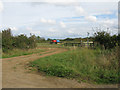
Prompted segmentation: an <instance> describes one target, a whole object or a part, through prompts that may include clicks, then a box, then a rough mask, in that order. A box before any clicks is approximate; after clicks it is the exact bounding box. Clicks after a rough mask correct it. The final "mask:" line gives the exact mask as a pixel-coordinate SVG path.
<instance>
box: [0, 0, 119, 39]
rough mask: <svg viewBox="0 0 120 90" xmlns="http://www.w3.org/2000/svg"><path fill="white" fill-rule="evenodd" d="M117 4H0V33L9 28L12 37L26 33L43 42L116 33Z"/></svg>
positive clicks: (67, 0)
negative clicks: (103, 31) (101, 33)
mask: <svg viewBox="0 0 120 90" xmlns="http://www.w3.org/2000/svg"><path fill="white" fill-rule="evenodd" d="M117 27H118V2H79V0H64V1H63V0H39V2H1V1H0V30H3V29H6V28H11V29H12V33H13V35H18V34H26V35H28V36H29V34H30V33H32V34H35V35H39V36H41V37H45V38H67V37H71V38H74V37H86V36H87V32H89V33H90V35H91V36H92V35H93V33H94V31H96V30H98V29H102V30H107V31H108V32H111V33H112V34H116V33H118V29H117Z"/></svg>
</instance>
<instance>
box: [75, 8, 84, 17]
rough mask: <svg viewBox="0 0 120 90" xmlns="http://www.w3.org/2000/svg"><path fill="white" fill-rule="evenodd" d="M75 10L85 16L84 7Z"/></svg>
mask: <svg viewBox="0 0 120 90" xmlns="http://www.w3.org/2000/svg"><path fill="white" fill-rule="evenodd" d="M75 10H76V12H77V13H78V14H80V15H85V10H84V9H83V8H82V7H80V6H77V7H75Z"/></svg>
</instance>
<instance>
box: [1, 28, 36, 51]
mask: <svg viewBox="0 0 120 90" xmlns="http://www.w3.org/2000/svg"><path fill="white" fill-rule="evenodd" d="M34 47H36V37H35V35H31V36H30V37H29V38H28V37H27V36H26V35H23V34H21V35H18V36H13V35H12V33H11V29H7V30H4V31H2V49H3V52H8V51H9V50H13V49H14V48H19V49H30V48H34Z"/></svg>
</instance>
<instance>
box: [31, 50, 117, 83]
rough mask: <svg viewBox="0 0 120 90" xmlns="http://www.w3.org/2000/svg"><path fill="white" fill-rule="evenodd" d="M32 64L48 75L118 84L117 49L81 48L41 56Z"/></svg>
mask: <svg viewBox="0 0 120 90" xmlns="http://www.w3.org/2000/svg"><path fill="white" fill-rule="evenodd" d="M30 66H31V67H36V68H37V70H38V71H39V72H45V73H46V74H47V75H52V76H58V77H66V78H75V79H77V80H78V81H85V82H92V83H99V84H103V83H104V84H117V83H118V79H119V75H118V74H119V73H118V59H117V55H116V51H101V50H100V49H96V50H92V49H86V48H81V49H76V50H71V51H67V52H64V53H60V54H55V55H52V56H47V57H44V58H40V59H38V60H35V61H33V62H30Z"/></svg>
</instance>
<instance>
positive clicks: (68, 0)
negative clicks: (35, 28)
mask: <svg viewBox="0 0 120 90" xmlns="http://www.w3.org/2000/svg"><path fill="white" fill-rule="evenodd" d="M40 1H41V2H42V3H48V4H54V5H62V6H66V5H73V3H75V4H77V1H78V0H40Z"/></svg>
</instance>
